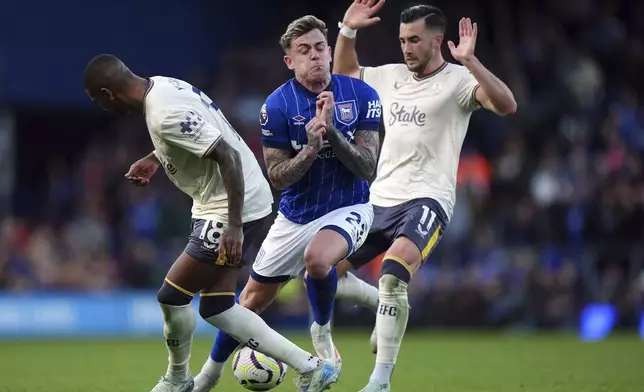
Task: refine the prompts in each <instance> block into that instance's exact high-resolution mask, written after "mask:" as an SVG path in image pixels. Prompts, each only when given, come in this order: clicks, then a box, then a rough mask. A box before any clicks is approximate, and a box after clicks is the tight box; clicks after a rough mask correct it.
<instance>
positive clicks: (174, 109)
mask: <svg viewBox="0 0 644 392" xmlns="http://www.w3.org/2000/svg"><path fill="white" fill-rule="evenodd" d="M198 107H199V105H198V102H197V95H196V94H194V93H193V92H192V85H191V84H189V83H187V82H184V81H183V80H180V79H175V78H169V77H165V76H153V77H151V78H150V86H149V90H148V92H147V93H146V97H145V117H146V121H147V123H148V126H149V127H151V128H152V129H153V130H154V129H156V130H161V129H163V128H167V127H169V126H173V125H174V124H175V123H178V122H181V121H183V119H184V118H185V117H186V116H187V114H186V113H195V115H199V113H197V112H198V110H197V108H198Z"/></svg>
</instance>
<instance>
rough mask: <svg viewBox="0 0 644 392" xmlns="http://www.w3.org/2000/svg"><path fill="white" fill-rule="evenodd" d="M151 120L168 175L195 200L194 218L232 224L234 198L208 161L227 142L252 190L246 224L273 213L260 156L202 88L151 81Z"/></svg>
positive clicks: (147, 118)
mask: <svg viewBox="0 0 644 392" xmlns="http://www.w3.org/2000/svg"><path fill="white" fill-rule="evenodd" d="M145 121H146V123H147V125H148V130H149V132H150V137H151V138H152V143H153V144H154V147H155V151H154V153H155V155H156V156H157V158H158V159H159V161H160V162H161V165H162V166H163V168H164V169H165V172H166V174H167V175H168V177H169V178H170V180H171V181H172V182H173V183H174V184H175V185H176V186H177V187H178V188H179V189H180V190H181V191H183V192H184V193H186V194H187V195H188V196H190V197H191V198H192V200H193V204H192V217H193V218H196V219H212V220H219V221H223V222H227V221H228V197H227V194H226V189H225V187H224V184H223V182H222V178H221V174H220V172H219V166H218V164H217V162H216V161H214V160H212V159H209V158H205V157H206V155H208V154H209V153H210V152H211V151H213V150H214V149H215V147H216V146H217V144H218V143H219V142H220V141H221V140H225V141H226V142H227V143H228V144H229V145H230V146H231V147H232V148H234V149H236V150H237V151H238V152H239V154H240V156H241V162H242V167H243V170H244V185H245V187H246V193H245V197H244V211H243V221H244V223H245V222H250V221H253V220H256V219H260V218H263V217H265V216H266V215H268V214H269V213H270V212H271V210H272V204H273V195H272V193H271V190H270V187H269V185H268V182H267V181H266V179H265V178H264V175H263V173H262V170H261V168H260V167H259V164H258V163H257V160H256V159H255V155H254V154H253V153H252V151H251V150H250V148H248V146H247V145H246V143H244V141H243V140H242V138H241V137H240V136H239V135H238V134H237V133H236V132H235V130H234V129H233V127H232V126H231V125H230V124H229V123H228V121H227V120H226V118H225V117H224V115H223V113H222V112H221V111H220V110H219V108H218V107H217V106H216V105H215V104H214V103H213V102H212V101H211V100H210V98H208V97H207V96H206V95H205V94H203V93H202V92H201V91H199V90H198V89H197V88H195V87H193V86H192V85H190V84H188V83H186V82H184V81H181V80H177V79H172V78H166V77H161V76H156V77H153V78H150V87H149V89H148V92H147V94H146V97H145Z"/></svg>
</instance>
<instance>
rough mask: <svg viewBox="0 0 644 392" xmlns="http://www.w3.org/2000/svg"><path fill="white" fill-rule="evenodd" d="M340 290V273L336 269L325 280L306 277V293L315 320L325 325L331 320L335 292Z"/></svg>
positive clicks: (333, 268) (332, 269)
mask: <svg viewBox="0 0 644 392" xmlns="http://www.w3.org/2000/svg"><path fill="white" fill-rule="evenodd" d="M337 289H338V273H337V271H336V270H335V267H332V268H331V271H330V272H329V273H328V275H327V276H325V277H324V278H317V279H316V278H313V277H311V275H307V277H306V293H307V295H308V297H309V302H310V303H311V309H312V310H313V320H315V322H316V323H318V324H320V325H325V324H327V323H328V322H329V321H330V320H331V315H332V314H333V303H334V302H335V292H336V291H337Z"/></svg>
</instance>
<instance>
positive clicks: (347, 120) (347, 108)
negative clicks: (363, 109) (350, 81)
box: [335, 101, 358, 125]
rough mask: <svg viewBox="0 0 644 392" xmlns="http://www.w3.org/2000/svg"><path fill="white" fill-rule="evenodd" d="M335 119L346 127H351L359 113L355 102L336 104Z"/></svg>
mask: <svg viewBox="0 0 644 392" xmlns="http://www.w3.org/2000/svg"><path fill="white" fill-rule="evenodd" d="M335 118H336V120H338V122H340V123H342V124H344V125H351V124H352V123H353V122H354V121H355V120H356V119H357V118H358V112H357V109H356V102H355V101H344V102H336V103H335Z"/></svg>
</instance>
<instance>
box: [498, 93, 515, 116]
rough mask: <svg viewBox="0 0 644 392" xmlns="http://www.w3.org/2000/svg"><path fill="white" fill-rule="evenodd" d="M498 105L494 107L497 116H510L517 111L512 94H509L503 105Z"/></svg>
mask: <svg viewBox="0 0 644 392" xmlns="http://www.w3.org/2000/svg"><path fill="white" fill-rule="evenodd" d="M499 106H500V107H496V113H497V114H498V115H499V116H503V117H505V116H510V115H512V114H514V113H516V112H517V101H516V100H515V99H514V97H513V96H512V95H510V96H509V97H508V98H507V99H506V101H505V102H504V104H503V105H499Z"/></svg>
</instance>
